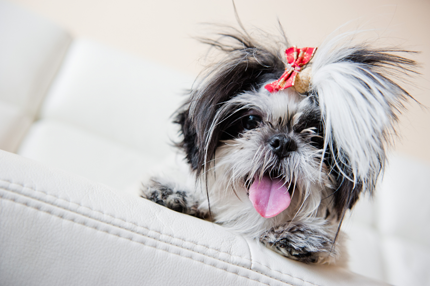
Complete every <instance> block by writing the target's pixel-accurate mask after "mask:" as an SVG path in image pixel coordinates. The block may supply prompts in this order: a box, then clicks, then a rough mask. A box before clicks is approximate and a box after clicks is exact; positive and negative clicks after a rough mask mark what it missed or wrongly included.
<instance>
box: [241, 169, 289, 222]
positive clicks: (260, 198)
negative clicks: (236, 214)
mask: <svg viewBox="0 0 430 286" xmlns="http://www.w3.org/2000/svg"><path fill="white" fill-rule="evenodd" d="M290 185H291V184H289V183H288V182H285V180H283V179H282V177H280V176H273V175H272V174H264V175H263V176H262V177H261V178H259V177H258V176H257V175H255V176H254V178H253V179H252V180H250V181H249V182H248V183H247V184H246V187H247V189H248V194H249V200H250V201H251V203H252V205H253V206H254V208H255V210H256V211H257V212H258V213H259V214H260V215H261V216H262V217H264V218H271V217H275V216H277V215H278V214H280V213H281V212H283V211H284V210H286V209H287V208H288V207H289V206H290V203H291V196H290V192H289V189H290V188H291V186H290Z"/></svg>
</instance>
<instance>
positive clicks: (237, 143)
mask: <svg viewBox="0 0 430 286" xmlns="http://www.w3.org/2000/svg"><path fill="white" fill-rule="evenodd" d="M349 36H350V35H349V34H348V35H341V36H338V37H335V38H333V39H332V40H330V41H327V42H326V43H324V44H323V45H322V46H321V47H319V49H318V51H317V52H316V54H315V56H314V58H313V60H312V62H311V65H310V67H309V68H311V69H312V71H311V78H312V80H311V86H310V90H309V93H308V94H299V93H298V92H296V91H295V90H294V88H288V89H286V90H282V91H279V92H275V93H269V92H268V91H267V90H266V89H265V88H264V85H265V84H266V83H268V82H271V81H273V80H276V79H277V78H276V76H275V73H276V72H278V71H276V69H275V68H273V69H274V72H273V74H271V73H270V72H267V71H266V69H267V68H268V67H269V65H270V64H273V65H276V64H279V61H282V60H283V59H282V56H280V55H279V54H277V53H276V52H273V51H270V48H268V49H267V50H266V49H265V48H264V47H262V46H260V45H259V44H256V43H255V42H254V40H253V39H252V38H250V37H249V35H248V34H246V33H245V34H239V36H237V35H235V36H234V37H232V38H233V39H236V40H238V42H239V45H237V46H234V45H228V44H225V45H224V44H223V43H221V42H220V41H209V43H210V44H212V45H213V46H215V47H221V49H222V50H224V51H226V52H227V57H226V59H225V60H224V61H222V62H221V63H218V64H216V65H215V66H214V67H213V68H212V69H211V70H209V72H208V73H207V74H206V75H205V76H204V77H203V79H202V80H201V81H200V82H199V84H198V85H197V86H196V87H195V88H194V89H193V91H192V92H191V96H190V99H189V101H188V103H186V104H185V105H184V106H183V107H182V109H180V110H179V112H178V114H179V116H178V117H179V118H180V119H179V120H178V122H179V123H180V124H181V125H182V133H183V134H184V139H183V142H182V145H181V147H182V148H183V150H184V151H185V156H186V157H187V160H188V162H189V163H190V166H187V167H180V168H176V170H174V171H171V170H170V171H168V172H166V173H165V174H164V175H159V176H156V177H154V178H153V179H152V180H151V182H149V183H148V184H147V185H146V187H145V188H144V190H143V195H142V196H143V197H145V198H147V199H151V200H153V201H156V202H158V203H160V204H162V205H166V206H168V207H171V208H173V209H176V208H178V206H180V211H183V212H185V213H189V214H192V215H196V216H199V217H205V218H208V216H207V212H208V205H209V202H208V198H209V199H210V209H211V213H212V219H213V221H214V222H216V223H219V224H222V225H223V226H225V227H228V228H230V229H232V230H233V231H235V232H238V233H240V234H243V235H246V236H249V237H251V238H257V239H260V241H262V242H263V243H264V244H266V245H267V246H268V247H270V248H272V249H274V250H275V251H277V252H279V253H281V254H282V255H285V256H287V257H290V258H293V259H298V260H301V261H304V262H317V263H332V262H334V261H335V260H336V259H337V258H338V257H339V253H340V252H342V251H343V250H341V249H339V247H340V246H339V241H341V240H342V239H340V240H339V239H338V240H337V242H336V245H334V246H337V247H333V245H328V242H330V243H335V241H336V238H337V236H338V227H339V226H340V224H341V222H342V220H343V216H344V214H345V212H346V211H347V209H349V208H351V207H352V206H353V204H354V203H355V201H356V200H357V199H358V196H359V194H360V192H362V191H368V192H370V193H372V192H373V189H374V187H375V184H376V181H377V178H378V176H379V175H380V172H381V171H382V170H383V167H384V165H385V162H386V155H385V149H386V145H387V144H388V143H389V141H390V136H391V135H392V134H393V133H394V124H395V122H396V120H397V114H398V112H399V110H400V109H401V107H402V102H404V101H405V100H406V99H407V98H408V97H409V94H408V93H407V92H406V91H405V90H403V89H402V88H401V87H400V86H399V85H397V84H396V83H394V81H393V78H394V79H395V78H396V77H397V75H398V74H399V72H404V71H411V70H410V68H411V67H413V65H414V62H413V61H411V60H408V59H405V58H402V57H399V56H396V55H394V54H392V52H393V51H392V50H376V49H372V48H370V47H368V46H366V45H352V44H350V42H349V41H345V38H346V37H349ZM227 37H228V36H227ZM345 43H347V44H345ZM240 44H242V45H243V46H244V47H242V48H241V47H240ZM223 45H224V46H223ZM394 52H395V51H394ZM264 61H266V62H264ZM244 62H245V63H247V65H246V67H243V68H242V70H240V71H241V72H242V73H246V72H248V71H249V70H248V68H249V69H256V70H257V71H258V69H261V71H262V73H267V74H268V76H269V78H266V79H265V80H264V81H261V79H260V78H259V77H258V76H255V75H254V74H251V75H250V77H252V78H253V79H254V78H256V82H255V84H252V85H251V87H250V88H245V89H244V90H242V89H240V88H239V87H238V89H237V90H236V91H235V92H233V91H228V92H227V91H226V94H225V95H223V94H221V95H219V94H218V91H217V88H216V86H214V84H215V83H216V84H218V85H219V86H220V90H224V89H225V90H228V87H229V85H234V84H236V83H237V82H235V80H236V81H237V80H238V79H236V78H234V79H231V78H229V77H228V75H230V74H231V75H232V76H233V75H235V76H237V77H238V78H239V80H243V81H244V82H246V81H248V80H249V78H247V77H246V76H243V77H242V78H241V76H242V75H240V72H239V73H236V74H235V72H236V69H240V68H241V67H240V64H242V63H244ZM248 63H249V67H248ZM402 69H403V70H402ZM237 74H239V75H237ZM257 74H258V73H257ZM389 76H390V77H391V78H390V79H389V78H388V77H389ZM259 80H260V82H259ZM229 81H231V82H229ZM220 92H221V91H220ZM212 93H213V95H212ZM227 93H228V94H227ZM217 100H218V101H217ZM202 106H203V107H205V108H208V112H207V114H208V115H207V116H206V114H204V111H203V110H201V109H202V108H203V107H202ZM203 114H204V115H203ZM249 114H251V115H256V116H258V118H260V119H261V122H260V121H259V123H258V126H257V127H256V128H252V129H251V130H247V129H242V130H241V131H240V132H239V133H238V134H234V135H231V136H230V137H228V138H227V139H222V140H221V138H222V136H224V135H225V133H226V131H225V130H226V129H227V128H228V127H231V126H233V127H234V126H236V125H237V126H239V127H238V128H240V120H243V118H245V117H246V116H247V115H249ZM312 115H314V117H312ZM236 117H237V118H236ZM315 117H317V118H318V120H319V123H318V126H323V129H322V130H319V129H318V128H317V126H315ZM230 121H232V122H230ZM307 122H309V126H307ZM227 123H228V124H227ZM235 124H236V125H235ZM303 126H304V127H303ZM223 128H224V129H223ZM276 134H282V136H286V137H287V138H289V139H291V140H293V141H294V142H295V143H296V144H297V149H296V150H294V151H293V152H289V154H288V156H285V157H282V158H281V157H279V156H277V155H276V154H274V152H273V150H272V149H271V147H270V146H269V144H268V143H267V142H268V138H271V137H273V136H274V135H276ZM318 137H321V139H323V142H324V143H323V146H319V145H315V144H314V142H312V140H313V139H315V138H318ZM211 146H216V148H215V149H213V147H211ZM211 148H212V149H211ZM327 156H328V157H327ZM174 173H176V174H177V175H173V174H174ZM273 174H276V176H279V177H280V178H281V179H282V180H283V181H284V183H285V185H286V186H287V187H288V189H289V192H290V195H291V197H292V199H291V205H290V206H289V207H288V208H287V209H286V210H284V211H283V212H282V213H280V214H279V215H277V216H275V217H272V218H263V217H262V216H260V215H259V214H258V213H257V211H256V210H255V209H254V207H253V205H252V203H251V201H250V200H249V198H248V188H249V185H250V184H251V183H252V181H253V180H255V179H257V178H261V177H263V176H264V175H266V176H274V175H273ZM206 192H207V195H208V196H206ZM196 210H198V212H196ZM309 256H312V257H313V258H312V259H310V258H309Z"/></svg>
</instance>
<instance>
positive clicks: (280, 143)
mask: <svg viewBox="0 0 430 286" xmlns="http://www.w3.org/2000/svg"><path fill="white" fill-rule="evenodd" d="M269 145H270V148H272V151H273V153H275V154H276V155H278V156H279V158H284V157H287V156H288V153H290V152H293V151H296V150H297V144H296V142H295V141H294V140H292V139H291V138H288V137H287V136H285V135H283V134H276V135H273V136H272V137H271V138H270V139H269Z"/></svg>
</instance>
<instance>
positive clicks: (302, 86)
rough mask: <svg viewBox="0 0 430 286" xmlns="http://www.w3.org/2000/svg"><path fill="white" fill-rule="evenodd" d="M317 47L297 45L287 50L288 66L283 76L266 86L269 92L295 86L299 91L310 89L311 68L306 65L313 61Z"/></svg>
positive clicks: (303, 91)
mask: <svg viewBox="0 0 430 286" xmlns="http://www.w3.org/2000/svg"><path fill="white" fill-rule="evenodd" d="M316 50H317V48H310V47H304V48H301V49H298V48H297V47H296V46H294V47H291V48H288V49H286V50H285V56H286V58H287V62H288V64H287V66H286V68H285V72H284V73H283V74H282V75H281V77H280V78H279V79H278V80H276V81H274V82H272V83H269V84H267V85H266V86H265V88H266V89H267V90H268V91H269V92H277V91H280V90H284V89H286V88H289V87H292V86H294V88H295V89H296V91H297V92H300V93H305V92H306V91H308V90H309V84H310V81H311V73H310V68H306V65H307V64H308V63H309V62H310V61H311V59H312V57H313V56H314V54H315V52H316Z"/></svg>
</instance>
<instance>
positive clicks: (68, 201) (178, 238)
mask: <svg viewBox="0 0 430 286" xmlns="http://www.w3.org/2000/svg"><path fill="white" fill-rule="evenodd" d="M0 181H3V182H6V183H9V184H14V185H17V186H19V187H22V188H27V189H30V190H32V191H34V192H38V193H42V194H44V195H46V196H49V197H53V198H55V199H58V200H60V201H63V202H66V203H70V204H74V205H76V206H79V207H82V208H84V209H87V210H89V211H91V212H95V213H98V214H101V215H103V216H108V217H110V218H112V219H115V220H119V221H122V222H124V223H126V224H131V225H133V226H135V227H138V228H143V229H146V230H147V231H149V232H155V233H157V234H158V235H160V236H163V235H164V236H167V237H170V238H173V239H177V240H180V241H182V242H185V243H190V244H193V245H195V246H197V247H203V248H206V249H208V250H212V251H215V252H218V253H220V254H225V255H228V256H230V257H232V258H239V259H243V260H246V261H249V262H250V263H251V266H252V264H253V263H254V261H252V260H250V259H247V258H244V257H241V256H238V255H233V254H230V253H227V252H224V251H221V250H219V249H216V248H211V247H209V246H207V245H202V244H198V243H196V242H193V241H187V240H185V239H183V238H180V237H175V236H173V235H170V234H164V233H161V232H159V231H157V230H153V229H149V228H148V227H145V226H140V225H137V224H136V223H134V222H129V221H126V220H124V219H122V218H117V217H115V216H112V215H110V214H106V213H103V212H101V211H98V210H94V209H92V208H90V207H87V206H84V205H82V204H79V203H76V202H72V201H70V200H66V199H63V198H60V197H57V196H55V195H52V194H49V193H47V192H44V191H41V190H35V189H34V188H31V187H27V186H24V185H21V184H19V183H14V182H10V181H8V180H4V179H0ZM5 190H7V189H5ZM9 191H11V192H14V191H13V190H9ZM19 194H20V195H22V196H25V197H28V198H31V199H35V200H38V201H41V202H44V203H47V204H50V205H52V206H55V207H59V208H62V209H64V210H67V211H71V212H74V213H77V214H80V215H83V216H86V217H88V216H87V215H85V214H82V213H79V212H77V211H72V210H70V209H66V208H64V207H61V206H56V205H55V204H52V203H49V202H46V201H43V200H42V199H38V198H34V197H32V196H29V195H25V194H22V193H19ZM91 219H94V220H98V219H95V218H91ZM98 221H100V222H103V223H106V224H110V225H112V226H115V227H119V228H123V229H125V228H124V227H123V226H118V225H115V224H111V223H108V222H105V221H101V220H98ZM128 231H131V230H128ZM135 233H137V234H141V233H138V232H135ZM141 235H144V234H141ZM145 236H147V237H150V236H148V235H145ZM151 238H152V237H151ZM153 239H156V238H153ZM169 244H171V245H173V246H177V247H183V248H184V249H187V250H190V251H194V252H196V250H192V249H189V248H187V247H184V246H179V245H176V244H173V243H169ZM247 244H248V243H247ZM248 248H249V245H248ZM198 253H200V252H198ZM208 257H212V256H208ZM212 258H214V259H219V260H221V261H225V260H222V259H220V258H215V257H212ZM225 262H226V261H225ZM226 263H228V262H226ZM255 263H256V264H258V265H260V266H262V267H265V268H267V269H269V270H270V271H274V272H277V273H279V274H281V275H286V276H289V277H291V278H292V279H297V280H300V281H302V282H303V283H310V284H311V285H317V284H314V283H313V282H309V281H306V280H304V279H303V278H299V277H295V276H292V275H291V274H288V273H283V272H280V271H279V270H275V269H271V268H270V267H269V266H267V265H264V264H262V263H260V262H258V261H255ZM234 265H236V264H234ZM249 270H252V271H256V272H257V273H260V274H263V273H261V272H259V271H257V270H254V269H251V268H249ZM263 275H267V274H263ZM267 276H268V277H270V278H272V279H276V280H278V279H277V278H273V277H271V276H269V275H267ZM279 281H282V280H279Z"/></svg>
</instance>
